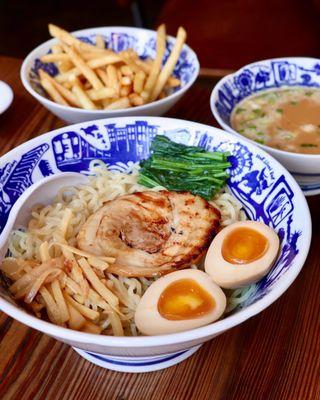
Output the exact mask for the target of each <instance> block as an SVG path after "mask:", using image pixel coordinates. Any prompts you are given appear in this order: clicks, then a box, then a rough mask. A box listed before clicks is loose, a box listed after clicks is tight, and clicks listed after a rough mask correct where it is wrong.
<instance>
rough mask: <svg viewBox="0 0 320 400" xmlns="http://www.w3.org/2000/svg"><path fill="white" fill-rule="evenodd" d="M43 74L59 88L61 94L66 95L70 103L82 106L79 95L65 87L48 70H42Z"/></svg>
mask: <svg viewBox="0 0 320 400" xmlns="http://www.w3.org/2000/svg"><path fill="white" fill-rule="evenodd" d="M41 75H42V77H45V78H46V79H48V80H49V81H50V82H51V83H52V85H53V86H54V87H55V88H56V89H57V91H58V92H59V93H60V94H61V96H62V97H64V98H65V99H66V100H67V101H68V102H69V103H70V105H73V106H75V107H79V106H80V103H79V101H78V99H77V97H76V96H75V95H74V94H73V93H72V92H71V91H70V90H69V89H67V88H65V87H64V86H63V85H61V84H60V83H59V82H57V81H56V80H55V79H53V78H52V77H51V76H50V75H48V74H47V73H46V72H44V71H42V72H41Z"/></svg>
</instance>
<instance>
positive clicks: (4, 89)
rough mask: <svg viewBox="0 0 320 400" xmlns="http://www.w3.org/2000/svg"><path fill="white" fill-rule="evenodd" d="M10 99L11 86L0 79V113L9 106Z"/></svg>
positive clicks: (11, 98) (11, 93) (11, 94)
mask: <svg viewBox="0 0 320 400" xmlns="http://www.w3.org/2000/svg"><path fill="white" fill-rule="evenodd" d="M12 100H13V91H12V89H11V87H10V86H9V85H8V84H7V83H6V82H3V81H0V114H2V113H4V112H5V111H6V110H7V109H8V108H9V107H10V105H11V103H12Z"/></svg>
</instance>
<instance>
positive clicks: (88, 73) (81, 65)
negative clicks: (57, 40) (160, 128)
mask: <svg viewBox="0 0 320 400" xmlns="http://www.w3.org/2000/svg"><path fill="white" fill-rule="evenodd" d="M62 48H63V50H64V51H65V52H66V53H67V54H69V56H70V59H71V61H72V62H73V64H74V65H75V66H76V67H77V68H78V69H79V70H80V71H81V73H82V74H83V75H84V76H85V77H86V78H87V79H88V81H89V82H90V83H91V85H92V86H93V87H94V88H95V89H100V88H102V87H103V84H102V82H101V81H100V79H99V78H98V77H97V75H96V73H95V72H94V71H93V70H92V69H91V68H90V67H89V66H88V65H87V64H86V62H85V61H84V60H83V59H82V58H81V56H80V54H79V53H78V52H77V51H76V50H75V49H74V48H72V47H68V46H65V45H63V46H62Z"/></svg>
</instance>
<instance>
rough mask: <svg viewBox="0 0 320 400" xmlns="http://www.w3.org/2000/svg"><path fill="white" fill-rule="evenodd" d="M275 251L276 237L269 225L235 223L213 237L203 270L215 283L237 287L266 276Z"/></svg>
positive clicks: (277, 240) (277, 244)
mask: <svg viewBox="0 0 320 400" xmlns="http://www.w3.org/2000/svg"><path fill="white" fill-rule="evenodd" d="M278 251H279V238H278V236H277V234H276V232H275V231H274V230H273V229H271V228H270V227H269V226H267V225H265V224H263V223H261V222H257V221H242V222H236V223H234V224H232V225H229V226H227V227H226V228H224V229H223V230H221V231H220V232H219V233H218V235H217V236H216V237H215V238H214V239H213V241H212V243H211V245H210V247H209V250H208V252H207V255H206V258H205V271H206V272H207V273H208V274H209V275H210V276H211V278H212V279H213V280H214V281H215V282H216V283H217V284H218V285H219V286H221V287H223V288H225V289H235V288H239V287H241V286H246V285H249V284H250V283H253V282H256V281H258V280H259V279H261V278H262V277H263V276H264V275H266V274H267V273H268V272H269V270H270V269H271V267H272V265H273V263H274V261H275V259H276V257H277V254H278Z"/></svg>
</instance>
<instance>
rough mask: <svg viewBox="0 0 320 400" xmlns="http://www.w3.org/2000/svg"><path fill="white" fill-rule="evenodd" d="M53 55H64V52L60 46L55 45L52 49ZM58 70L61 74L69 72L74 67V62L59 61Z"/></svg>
mask: <svg viewBox="0 0 320 400" xmlns="http://www.w3.org/2000/svg"><path fill="white" fill-rule="evenodd" d="M51 50H52V53H53V54H62V53H63V50H62V47H61V46H60V45H59V44H54V45H53V46H52V48H51ZM57 64H58V69H59V72H60V73H63V72H67V71H69V69H71V68H72V67H73V65H72V62H71V61H70V60H65V61H63V60H62V61H58V63H57Z"/></svg>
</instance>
